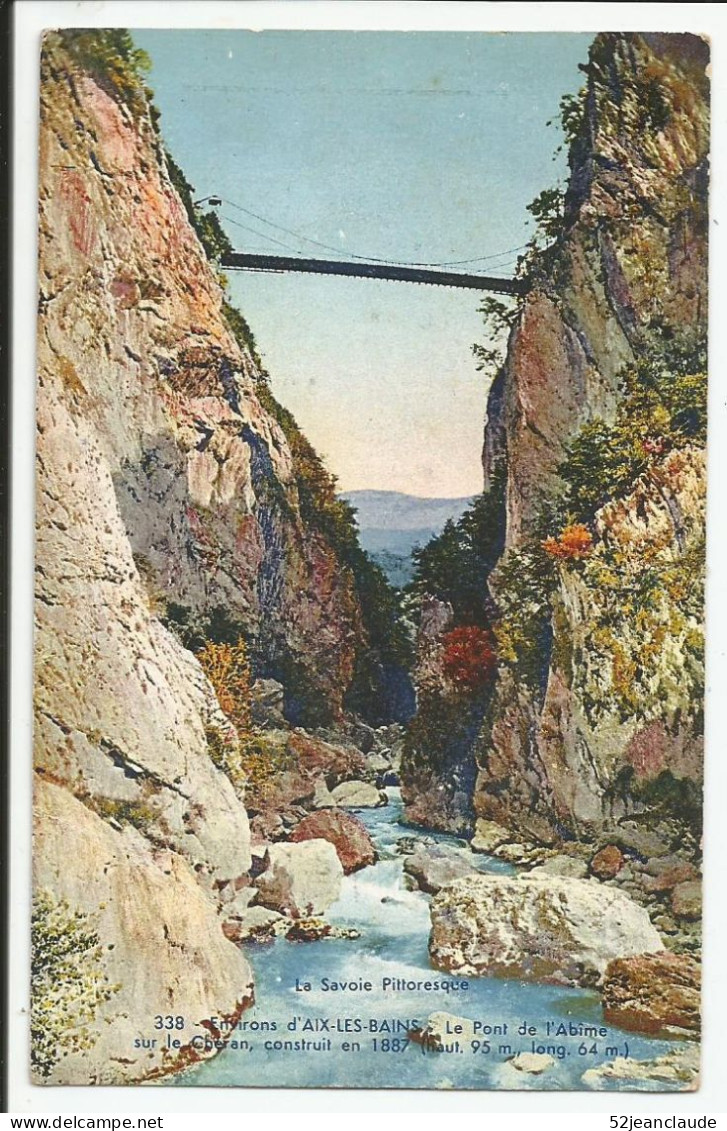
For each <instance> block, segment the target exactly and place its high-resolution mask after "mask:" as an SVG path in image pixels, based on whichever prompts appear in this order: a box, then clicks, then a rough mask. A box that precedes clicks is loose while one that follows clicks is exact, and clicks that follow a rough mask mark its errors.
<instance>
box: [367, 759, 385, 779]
mask: <svg viewBox="0 0 727 1131" xmlns="http://www.w3.org/2000/svg"><path fill="white" fill-rule="evenodd" d="M366 769H367V771H368V772H369V773H370V774H372V775H373V776H374V777H378V776H379V774H384V773H386V771H387V770H389V769H391V763H390V762H389V759H388V758H385V757H384V756H383V754H377V753H373V754H369V756H368V758H367V759H366Z"/></svg>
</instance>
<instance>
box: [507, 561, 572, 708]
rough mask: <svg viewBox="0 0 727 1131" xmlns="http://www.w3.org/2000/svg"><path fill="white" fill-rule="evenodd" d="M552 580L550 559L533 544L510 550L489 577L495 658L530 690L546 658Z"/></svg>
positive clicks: (537, 683) (539, 678)
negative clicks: (493, 608) (493, 602)
mask: <svg viewBox="0 0 727 1131" xmlns="http://www.w3.org/2000/svg"><path fill="white" fill-rule="evenodd" d="M556 581H557V574H556V569H555V566H554V563H553V560H552V558H550V557H549V556H548V554H546V553H545V551H544V550H543V548H542V546H540V545H539V544H538V543H537V542H536V543H533V544H531V545H530V546H527V547H524V548H522V549H520V550H517V551H510V553H508V554H506V555H505V557H504V558H503V559H502V561H501V562H500V563H499V564H498V566H497V569H496V570H495V571H494V573H493V575H492V588H493V591H494V593H495V599H496V601H497V606H498V616H497V620H496V622H495V626H494V627H495V638H496V640H497V653H498V658H499V660H500V662H501V663H503V664H506V665H507V666H508V667H510V668H512V669H513V670H514V672H515V673H516V675H517V677H518V678H519V680H521V681H522V682H523V683H525V684H527V685H528V686H529V687H533V688H536V687H538V686H540V684H541V682H542V678H543V671H544V668H545V667H547V662H548V658H549V646H550V639H551V628H550V622H551V600H552V595H553V593H554V591H555V587H556Z"/></svg>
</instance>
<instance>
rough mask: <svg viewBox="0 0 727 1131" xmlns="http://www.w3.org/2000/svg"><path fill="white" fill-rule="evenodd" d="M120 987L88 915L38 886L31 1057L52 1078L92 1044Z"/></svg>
mask: <svg viewBox="0 0 727 1131" xmlns="http://www.w3.org/2000/svg"><path fill="white" fill-rule="evenodd" d="M119 988H120V987H118V986H114V985H111V983H110V981H109V979H108V977H107V976H106V974H105V973H104V963H103V948H102V945H101V941H100V938H99V935H98V933H97V931H96V930H95V929H94V928H93V926H92V924H91V921H90V919H89V916H88V915H84V914H83V913H82V912H80V911H74V910H73V909H72V908H71V907H70V906H69V904H68V903H67V902H66V901H65V900H59V899H57V898H56V897H55V896H53V895H52V894H51V893H50V892H47V891H38V892H36V894H35V897H34V900H33V913H32V920H31V982H30V1003H31V1009H30V1059H31V1065H32V1067H33V1070H34V1071H35V1072H36V1073H37V1074H38V1075H39V1076H40V1077H41V1078H42V1079H47V1078H48V1077H49V1076H50V1075H51V1073H52V1072H53V1069H54V1068H55V1066H56V1065H57V1064H58V1063H59V1061H60V1060H62V1059H63V1058H64V1057H67V1056H69V1055H70V1054H71V1053H77V1052H81V1051H83V1050H84V1049H89V1048H92V1047H93V1045H94V1043H95V1041H96V1040H97V1035H96V1034H95V1032H94V1030H93V1028H92V1025H93V1024H94V1022H95V1021H96V1019H97V1015H98V1011H99V1009H100V1008H101V1006H102V1005H104V1004H105V1003H106V1002H107V1001H109V1000H110V999H111V998H112V997H113V996H114V994H115V993H117V992H118V990H119Z"/></svg>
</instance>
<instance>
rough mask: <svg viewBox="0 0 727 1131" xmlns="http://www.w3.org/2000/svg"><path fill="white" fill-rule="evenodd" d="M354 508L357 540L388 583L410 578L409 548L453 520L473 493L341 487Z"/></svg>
mask: <svg viewBox="0 0 727 1131" xmlns="http://www.w3.org/2000/svg"><path fill="white" fill-rule="evenodd" d="M341 498H342V499H345V500H346V501H347V502H348V503H350V504H351V506H352V507H354V508H355V510H356V521H357V523H358V527H359V532H360V540H361V545H362V546H363V548H364V549H365V550H366V551H367V552H368V553H369V554H371V556H372V558H373V559H374V561H376V562H377V563H378V564H379V565H380V566H381V568H382V569H383V571H384V573H385V574H386V576H387V577H388V579H389V581H390V582H391V583H392V585H396V586H403V585H406V584H407V583H408V582H409V581H411V578H412V565H413V563H412V560H411V554H412V550H413V549H414V548H415V547H416V546H423V545H425V544H426V543H427V542H428V541H429V540H430V539H431V538H433V537H434V536H435V535H436V534H439V533H440V532H441V530H442V529H443V527H444V525H445V523H446V522H447V521H448V520H449V519H452V521H453V522H456V521H457V520H458V519H459V518H461V516H462V515H463V514H464V512H465V511H466V510H467V507H468V506H469V505H470V503H471V502H472V498H473V496H471V495H467V496H464V497H463V498H457V499H434V498H421V497H420V496H418V495H407V494H404V493H403V492H401V491H367V490H360V491H343V492H341Z"/></svg>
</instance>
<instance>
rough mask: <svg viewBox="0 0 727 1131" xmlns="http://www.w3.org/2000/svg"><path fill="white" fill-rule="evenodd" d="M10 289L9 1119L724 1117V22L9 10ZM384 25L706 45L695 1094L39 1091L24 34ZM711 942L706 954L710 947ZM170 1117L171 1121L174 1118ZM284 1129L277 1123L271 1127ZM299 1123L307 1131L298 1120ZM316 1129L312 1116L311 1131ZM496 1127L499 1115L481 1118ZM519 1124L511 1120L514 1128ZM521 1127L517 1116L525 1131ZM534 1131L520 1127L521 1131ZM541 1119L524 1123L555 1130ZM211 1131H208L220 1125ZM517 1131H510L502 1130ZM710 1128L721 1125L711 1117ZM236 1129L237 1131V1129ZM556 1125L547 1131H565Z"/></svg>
mask: <svg viewBox="0 0 727 1131" xmlns="http://www.w3.org/2000/svg"><path fill="white" fill-rule="evenodd" d="M14 12H15V24H16V26H15V50H16V54H15V80H14V81H15V92H16V108H15V139H14V210H15V211H14V241H15V242H14V253H13V262H14V293H13V314H14V328H13V346H14V358H13V441H12V452H13V463H12V589H11V599H12V612H11V633H12V657H11V672H12V683H11V724H12V744H11V813H12V823H11V846H12V847H11V969H10V991H11V992H10V1017H9V1036H10V1102H9V1110H10V1111H11V1112H17V1113H20V1112H25V1113H36V1112H53V1113H57V1112H75V1113H77V1114H81V1113H88V1114H90V1113H101V1112H110V1113H115V1114H119V1113H123V1114H127V1113H131V1112H139V1113H146V1114H150V1115H151V1114H154V1113H170V1114H171V1113H174V1112H177V1113H180V1117H179V1118H178V1119H177V1118H174V1119H169V1120H168V1121H166V1120H165V1123H166V1125H167V1128H170V1127H172V1126H173V1127H174V1128H181V1127H184V1126H192V1125H194V1126H198V1125H199V1121H200V1120H199V1114H197V1115H196V1116H195V1113H200V1114H201V1113H210V1112H219V1113H223V1112H228V1113H243V1112H244V1113H247V1112H250V1113H253V1112H266V1113H268V1112H310V1113H313V1112H316V1113H318V1112H328V1113H334V1112H358V1113H367V1112H372V1113H373V1112H391V1113H394V1112H407V1113H412V1114H416V1116H417V1119H418V1120H421V1118H422V1116H423V1115H424V1113H430V1116H432V1117H437V1114H438V1119H437V1121H438V1122H441V1118H442V1116H443V1115H444V1114H445V1113H451V1114H455V1113H459V1114H461V1115H465V1113H468V1112H471V1113H475V1112H477V1113H482V1114H485V1113H488V1114H489V1113H493V1114H494V1113H503V1114H504V1113H522V1115H523V1116H525V1113H530V1114H531V1115H533V1114H534V1113H542V1114H545V1113H551V1115H552V1114H553V1113H561V1112H562V1113H566V1112H568V1113H575V1112H578V1113H589V1114H590V1115H591V1116H595V1115H596V1113H604V1114H603V1115H601V1117H600V1118H594V1119H591V1120H589V1121H588V1124H589V1125H598V1126H603V1127H607V1126H608V1121H607V1118H606V1116H605V1113H607V1112H608V1113H618V1112H620V1113H624V1112H629V1113H632V1114H634V1115H637V1114H645V1113H647V1112H648V1113H651V1114H654V1113H657V1112H661V1113H665V1114H666V1113H676V1112H679V1113H684V1114H687V1113H688V1114H689V1115H692V1116H695V1115H697V1114H702V1113H704V1112H709V1113H718V1112H724V1111H725V1108H727V1102H726V1101H727V992H726V984H727V979H726V977H725V968H726V964H727V959H725V957H724V943H725V940H726V939H727V901H726V900H725V883H724V870H725V868H726V867H727V852H726V851H725V849H726V848H727V818H726V816H725V811H724V810H725V803H726V802H727V768H726V763H727V750H725V724H724V713H723V709H722V704H723V702H724V701H725V698H727V678H726V676H727V663H726V654H727V652H726V648H725V637H724V633H725V629H726V627H727V602H726V600H725V584H724V579H725V575H726V571H727V554H726V550H727V517H726V516H725V508H724V505H723V494H722V492H723V491H725V484H726V483H727V430H726V429H725V422H726V420H727V383H726V382H725V379H724V376H723V373H724V368H725V365H724V363H725V356H726V350H725V341H726V333H727V330H726V320H725V318H724V316H723V313H722V310H723V307H724V303H725V297H726V295H727V291H726V290H725V284H726V279H725V264H726V262H727V258H726V257H725V241H726V239H727V210H726V209H725V191H726V189H727V176H725V166H726V163H727V97H726V95H727V19H726V18H725V13H724V10H723V9H722V8H721V6H720V5H719V4H689V5H687V4H598V3H590V4H581V3H568V4H555V3H547V4H533V3H515V4H513V3H497V4H492V3H438V2H435V3H432V2H428V3H423V2H422V3H420V2H407V3H397V2H391V0H388V2H383V3H380V2H378V0H358V2H356V0H353V2H347V0H337V2H328V0H325V2H311V3H309V2H304V0H288V2H275V0H262V2H259V0H257V2H244V0H239V2H238V0H216V2H215V0H206V2H205V3H201V2H199V0H191V2H189V0H166V2H160V0H148V2H147V0H129V2H121V0H108V2H105V3H104V2H100V0H76V2H72V0H45V2H44V0H16V5H15V9H14ZM74 25H75V26H83V27H89V26H113V25H120V26H125V27H129V28H132V29H133V28H134V27H142V26H145V27H166V26H169V27H202V26H204V27H221V28H224V27H244V28H252V29H260V28H263V27H266V28H292V27H296V28H301V27H315V28H325V29H328V28H352V29H354V28H362V27H365V28H387V29H391V30H395V29H407V28H412V29H414V28H416V29H421V30H425V29H430V30H441V31H444V30H452V31H454V30H462V31H470V30H471V31H474V30H478V31H523V30H527V31H558V30H560V31H593V32H597V31H628V30H632V31H645V30H655V31H693V32H697V33H703V34H708V35H710V36H711V38H712V69H713V135H712V170H713V179H712V203H711V208H712V212H711V237H710V241H711V244H710V256H711V304H710V305H711V332H710V358H711V360H710V442H709V457H710V458H709V475H710V480H709V484H710V487H709V495H710V501H709V542H708V634H707V641H708V714H707V786H706V825H705V843H706V853H705V875H706V900H705V904H706V909H705V927H706V941H705V950H704V976H705V993H704V1038H703V1082H702V1087H701V1089H700V1091H699V1092H698V1093H696V1094H668V1095H664V1096H663V1095H659V1094H654V1093H650V1094H643V1093H642V1094H638V1093H620V1094H618V1095H616V1094H613V1093H610V1094H603V1093H593V1092H578V1093H562V1092H558V1093H543V1092H536V1093H533V1092H528V1093H524V1092H517V1093H512V1092H509V1093H505V1092H457V1093H454V1092H447V1093H440V1092H426V1091H419V1092H396V1091H393V1092H391V1091H390V1092H382V1091H373V1090H372V1091H358V1092H348V1091H334V1090H329V1091H315V1090H308V1091H305V1092H301V1091H295V1092H294V1091H281V1090H270V1089H241V1088H204V1089H202V1088H200V1089H190V1088H174V1087H154V1088H152V1087H147V1088H129V1087H127V1088H40V1087H34V1086H32V1085H31V1084H30V1083H29V1080H28V1070H27V1065H28V1059H29V1058H28V1038H27V1006H28V992H27V987H28V984H29V946H28V934H29V930H28V927H29V920H30V811H31V791H30V785H31V769H30V767H31V746H32V743H31V644H32V572H33V571H32V554H33V443H34V385H35V308H36V275H35V261H36V192H37V132H38V127H37V107H38V57H39V43H40V40H39V37H40V32H41V30H42V29H43V28H46V27H54V26H55V27H64V26H74ZM720 944H721V945H720ZM181 1113H186V1118H182V1115H181ZM287 1122H288V1120H286V1123H287ZM306 1122H307V1121H306ZM325 1122H326V1123H327V1122H328V1120H326V1121H325ZM494 1122H495V1123H496V1124H499V1123H500V1120H499V1119H496V1120H495V1121H494ZM523 1122H525V1120H523ZM526 1122H527V1123H528V1124H530V1122H531V1120H527V1121H526ZM533 1122H534V1120H533ZM555 1122H556V1121H555V1119H554V1118H552V1117H551V1118H546V1119H544V1120H543V1119H540V1120H539V1121H538V1125H539V1126H540V1127H545V1128H548V1127H551V1126H555ZM220 1123H222V1121H220ZM518 1123H520V1120H518ZM720 1123H721V1120H720ZM238 1125H239V1124H238ZM574 1125H575V1124H574V1123H571V1121H570V1120H568V1121H566V1122H564V1123H560V1121H559V1122H558V1126H559V1127H565V1126H568V1127H570V1126H574Z"/></svg>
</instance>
